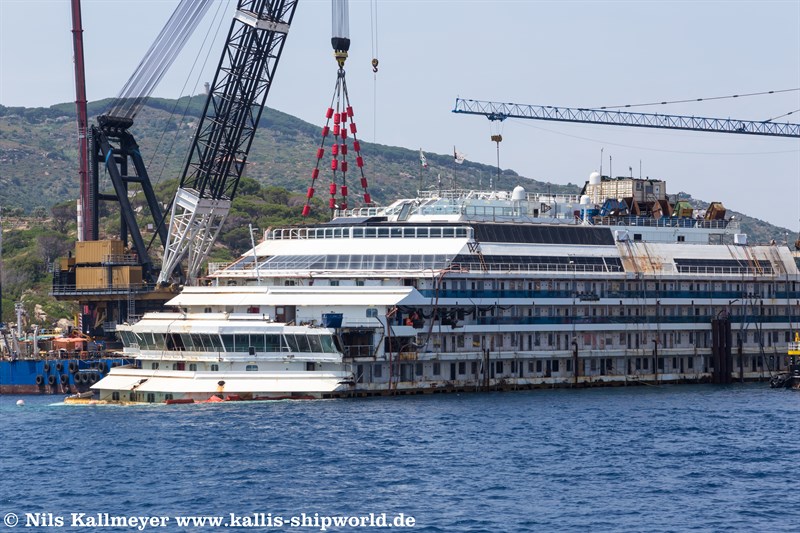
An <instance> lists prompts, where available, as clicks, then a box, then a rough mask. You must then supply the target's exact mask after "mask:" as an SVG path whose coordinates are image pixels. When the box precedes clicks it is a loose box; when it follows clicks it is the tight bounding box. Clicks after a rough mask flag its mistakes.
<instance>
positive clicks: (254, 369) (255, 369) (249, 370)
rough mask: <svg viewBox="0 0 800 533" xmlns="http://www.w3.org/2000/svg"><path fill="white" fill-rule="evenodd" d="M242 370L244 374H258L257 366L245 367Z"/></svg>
mask: <svg viewBox="0 0 800 533" xmlns="http://www.w3.org/2000/svg"><path fill="white" fill-rule="evenodd" d="M244 370H245V372H258V365H247V366H246V367H244Z"/></svg>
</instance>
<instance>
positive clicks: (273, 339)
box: [264, 335, 281, 352]
mask: <svg viewBox="0 0 800 533" xmlns="http://www.w3.org/2000/svg"><path fill="white" fill-rule="evenodd" d="M264 351H265V352H280V351H281V336H280V335H266V336H265V337H264Z"/></svg>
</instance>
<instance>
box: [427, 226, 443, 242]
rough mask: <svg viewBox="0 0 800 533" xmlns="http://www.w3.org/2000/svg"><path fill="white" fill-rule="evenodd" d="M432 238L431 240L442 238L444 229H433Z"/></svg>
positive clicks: (431, 230)
mask: <svg viewBox="0 0 800 533" xmlns="http://www.w3.org/2000/svg"><path fill="white" fill-rule="evenodd" d="M430 236H431V238H432V239H433V238H440V237H441V236H442V228H431V229H430Z"/></svg>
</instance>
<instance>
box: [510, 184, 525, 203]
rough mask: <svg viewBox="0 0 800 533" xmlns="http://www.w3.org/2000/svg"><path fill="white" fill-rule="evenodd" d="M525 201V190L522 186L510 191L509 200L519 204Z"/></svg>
mask: <svg viewBox="0 0 800 533" xmlns="http://www.w3.org/2000/svg"><path fill="white" fill-rule="evenodd" d="M524 199H525V188H524V187H523V186H522V185H517V186H516V187H514V190H513V191H511V200H512V201H514V202H521V201H523V200H524Z"/></svg>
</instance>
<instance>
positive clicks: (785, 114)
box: [764, 109, 800, 122]
mask: <svg viewBox="0 0 800 533" xmlns="http://www.w3.org/2000/svg"><path fill="white" fill-rule="evenodd" d="M798 111H800V109H795V110H794V111H789V112H788V113H784V114H783V115H778V116H777V117H772V118H768V119H767V120H765V121H764V122H772V121H773V120H778V119H779V118H783V117H788V116H789V115H792V114H794V113H797V112H798Z"/></svg>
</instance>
